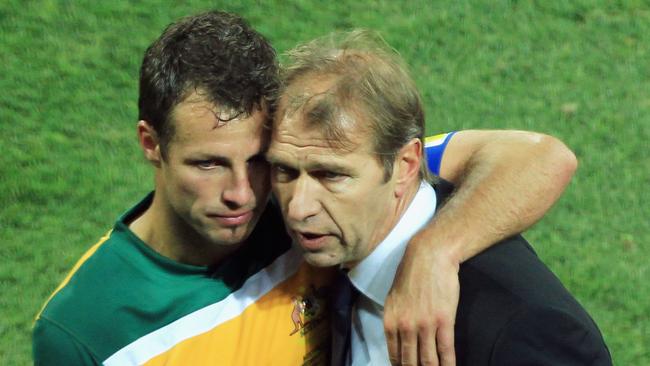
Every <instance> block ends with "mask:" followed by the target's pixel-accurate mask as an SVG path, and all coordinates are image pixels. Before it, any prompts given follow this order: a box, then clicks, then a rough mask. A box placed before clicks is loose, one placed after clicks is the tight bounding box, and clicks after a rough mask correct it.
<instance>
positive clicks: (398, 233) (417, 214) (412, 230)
mask: <svg viewBox="0 0 650 366" xmlns="http://www.w3.org/2000/svg"><path fill="white" fill-rule="evenodd" d="M435 211H436V192H435V191H434V190H433V187H431V186H430V185H429V184H428V183H426V182H421V183H420V188H419V190H418V192H417V193H416V195H415V197H414V198H413V200H412V201H411V203H410V204H409V206H408V208H407V209H406V211H405V212H404V214H403V215H402V217H401V218H400V220H399V221H398V222H397V224H396V225H395V227H393V229H392V230H391V231H390V232H389V233H388V235H387V236H386V238H385V239H384V240H383V241H382V242H381V243H379V245H378V246H377V247H376V248H375V250H373V251H372V253H370V255H368V256H367V257H366V258H364V259H363V260H362V261H361V262H359V264H357V265H356V266H355V267H354V268H352V269H351V270H350V272H349V273H348V276H349V277H350V281H351V282H352V284H353V285H354V287H356V288H357V289H358V290H359V292H361V293H362V294H363V295H364V296H366V297H367V298H369V299H370V300H372V301H374V302H375V303H377V304H378V305H380V306H381V307H382V308H383V307H384V300H385V299H386V296H387V295H388V290H390V286H391V285H392V283H393V278H394V277H395V272H397V267H398V266H399V263H400V262H401V260H402V256H403V255H404V250H405V249H406V245H407V243H408V241H409V240H410V239H411V237H413V235H415V234H416V233H417V232H418V231H419V230H420V229H422V228H423V227H424V226H425V225H426V224H427V223H428V222H429V220H430V219H431V218H432V217H433V214H434V213H435Z"/></svg>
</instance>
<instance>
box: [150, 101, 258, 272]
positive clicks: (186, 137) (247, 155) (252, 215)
mask: <svg viewBox="0 0 650 366" xmlns="http://www.w3.org/2000/svg"><path fill="white" fill-rule="evenodd" d="M223 115H224V113H220V112H219V110H218V109H217V108H216V106H214V105H213V104H212V103H210V102H207V101H205V99H201V98H200V97H197V96H193V97H191V98H187V99H186V100H184V101H183V102H181V103H180V104H179V105H177V106H176V107H175V110H174V113H173V123H174V124H175V126H174V130H175V134H174V136H173V138H172V139H171V141H170V144H169V148H168V154H167V159H165V161H163V163H162V166H161V168H160V169H159V172H158V174H157V188H156V189H157V193H156V196H162V197H161V198H160V199H159V200H162V201H163V204H161V205H159V206H162V207H164V206H166V210H165V212H166V215H165V216H166V219H165V220H164V221H166V225H167V229H164V230H166V231H167V233H168V235H167V239H166V240H167V241H168V242H169V243H170V245H174V246H176V247H177V249H178V248H180V249H181V250H180V251H181V252H186V254H187V253H192V252H197V251H198V252H208V254H206V253H203V254H201V255H204V256H207V259H206V258H203V260H202V259H201V258H198V259H194V260H193V261H194V262H196V261H199V262H203V261H205V262H206V263H208V264H213V263H214V258H215V257H222V256H223V255H225V254H227V253H229V252H231V251H232V250H234V249H236V248H238V247H239V246H241V244H242V243H243V242H245V240H246V239H247V238H248V236H249V235H250V234H251V232H252V230H253V228H254V226H255V224H256V223H257V221H258V219H259V217H260V215H261V213H262V212H263V210H264V208H265V206H266V203H267V200H268V196H269V190H270V188H269V181H268V166H267V164H266V162H265V160H264V153H265V150H266V148H267V145H268V140H269V131H268V129H267V126H266V125H267V118H268V117H267V114H266V111H265V110H254V111H253V112H252V113H251V114H250V115H247V116H244V115H241V116H239V117H236V118H234V119H231V120H230V121H223V120H222V119H221V118H220V116H223ZM154 199H155V198H154ZM177 251H178V250H177ZM210 253H211V254H210Z"/></svg>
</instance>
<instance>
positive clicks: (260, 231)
mask: <svg viewBox="0 0 650 366" xmlns="http://www.w3.org/2000/svg"><path fill="white" fill-rule="evenodd" d="M278 83H279V78H278V65H277V61H276V58H275V52H274V50H273V48H272V47H271V46H270V44H269V43H268V42H267V41H266V39H264V37H262V36H261V35H260V34H258V33H257V32H256V31H254V30H253V29H252V28H250V26H249V25H248V24H247V23H246V22H245V21H243V20H242V19H241V18H239V17H238V16H236V15H233V14H228V13H223V12H218V11H212V12H206V13H202V14H199V15H196V16H192V17H188V18H184V19H181V20H179V21H178V22H176V23H174V24H172V25H170V26H169V27H168V28H167V29H166V30H165V31H164V32H163V34H162V35H161V36H160V37H159V38H158V39H157V40H156V41H155V42H154V43H153V44H152V45H151V46H150V47H149V48H148V49H147V51H146V53H145V56H144V60H143V63H142V67H141V71H140V97H139V103H138V105H139V119H140V121H139V122H138V124H137V132H138V137H139V142H140V145H141V147H142V150H143V153H144V156H145V158H146V159H147V160H148V161H149V162H150V163H151V165H152V167H153V170H154V193H151V194H150V195H148V196H147V197H146V198H144V199H143V201H142V202H140V203H138V204H137V205H136V206H134V207H133V208H132V209H130V210H129V211H128V212H127V213H126V214H125V215H123V216H122V217H121V218H120V219H119V220H118V222H117V223H116V225H115V227H114V228H113V230H111V231H110V232H109V233H108V234H107V235H106V236H105V237H103V238H102V239H101V240H100V242H99V243H97V244H96V245H95V246H93V247H92V248H91V249H90V250H89V251H88V252H87V253H86V254H85V255H84V256H83V257H82V258H81V259H80V260H79V262H78V263H77V265H76V266H75V267H74V268H73V270H72V271H71V272H70V274H69V275H68V276H67V277H66V279H65V280H64V281H63V283H62V284H61V285H60V286H59V288H58V289H57V290H56V291H55V292H54V294H53V295H52V296H51V297H50V299H48V301H47V303H46V304H45V306H44V308H43V310H42V311H41V312H40V313H39V315H38V317H37V322H36V326H35V329H34V358H35V362H36V363H37V364H106V365H124V364H148V365H155V364H167V365H174V364H179V365H181V364H183V365H185V364H192V365H198V364H210V365H214V364H259V363H276V364H302V363H304V364H322V363H324V362H326V361H327V359H328V358H329V355H328V350H329V348H328V344H327V340H328V339H329V334H328V329H329V328H328V326H327V318H326V316H325V315H323V314H324V313H325V312H324V310H323V309H324V307H326V302H325V301H324V295H323V293H324V288H325V287H327V285H328V278H327V273H326V271H325V272H317V270H316V269H314V268H311V267H310V266H309V265H307V264H306V263H304V262H303V261H302V258H301V256H300V253H296V252H295V250H294V248H292V247H291V243H290V239H288V238H287V237H286V234H285V230H284V228H283V226H282V223H281V219H280V216H279V213H278V211H277V208H276V206H275V205H274V204H273V203H270V204H269V203H268V201H269V185H270V183H269V171H268V165H267V162H266V161H265V158H264V155H265V152H266V149H267V146H268V143H269V133H270V126H271V123H270V122H271V121H270V116H271V115H272V110H273V108H274V106H275V101H276V98H277V95H276V92H277V90H278ZM443 141H444V144H441V145H440V146H443V149H442V150H440V152H439V158H440V159H441V163H440V167H439V168H440V171H439V172H438V173H439V174H440V175H441V176H442V177H444V178H446V179H448V180H450V181H452V182H454V183H456V184H457V186H458V189H457V192H456V194H455V195H454V197H452V198H451V199H450V201H449V202H448V204H447V205H446V206H445V208H444V209H443V210H441V211H440V213H439V214H438V215H437V216H436V218H435V219H434V220H433V221H431V222H430V223H429V224H428V226H426V228H425V229H424V230H422V231H421V232H420V234H419V235H416V236H415V237H414V239H413V240H412V241H411V243H410V245H409V247H408V249H407V251H406V254H405V256H404V260H403V262H402V268H401V271H400V272H399V274H398V276H397V277H396V279H395V282H394V286H393V293H392V294H391V295H390V296H389V300H388V301H387V307H386V311H385V313H386V318H385V322H386V331H387V334H389V335H392V336H389V337H387V338H388V341H389V343H390V342H393V343H392V344H393V345H392V346H391V347H390V349H398V350H399V352H400V355H401V356H400V357H401V360H402V361H404V363H410V362H412V360H413V359H414V358H413V355H416V354H418V353H420V354H429V355H433V356H431V357H429V359H432V360H435V362H434V363H433V364H438V358H439V361H440V364H443V365H452V364H454V352H453V324H454V315H455V309H456V306H457V302H458V278H457V271H458V266H459V263H460V262H462V261H463V260H465V259H467V258H469V257H471V256H473V255H475V254H476V253H478V252H479V251H481V250H482V249H484V248H486V247H488V246H490V245H491V244H492V243H494V242H497V241H498V240H500V239H502V238H504V237H507V236H509V235H512V234H514V233H517V232H520V231H522V230H524V229H525V228H527V227H529V226H530V225H532V224H533V223H534V222H535V221H537V220H538V219H539V218H540V217H541V216H542V215H543V213H544V212H546V211H547V210H548V208H549V207H550V206H551V205H552V204H553V203H554V202H555V200H556V199H557V198H558V197H559V195H560V194H561V192H562V191H563V189H564V187H565V186H566V184H567V183H568V181H569V180H570V177H571V176H572V174H573V171H574V169H575V167H576V163H575V157H574V156H573V154H572V153H571V152H570V151H569V150H568V149H567V148H566V147H565V146H564V145H563V144H562V143H561V142H559V141H558V140H556V139H554V138H552V137H549V136H545V135H540V134H536V133H528V132H514V131H498V132H490V131H464V132H458V133H456V134H455V135H454V136H453V137H452V136H451V135H447V136H446V138H444V139H443ZM443 150H444V151H446V153H445V154H444V155H442V151H443ZM405 313H406V314H409V317H408V318H405V317H402V316H400V314H405ZM287 327H288V328H287ZM296 330H298V331H296ZM253 349H255V350H256V352H253Z"/></svg>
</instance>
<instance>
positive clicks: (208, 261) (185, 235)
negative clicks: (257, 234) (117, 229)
mask: <svg viewBox="0 0 650 366" xmlns="http://www.w3.org/2000/svg"><path fill="white" fill-rule="evenodd" d="M129 228H130V229H131V231H133V233H134V234H135V235H136V236H137V237H138V238H140V240H142V241H143V242H144V243H145V244H146V245H147V246H149V247H150V248H151V249H153V250H154V251H156V252H157V253H159V254H160V255H162V256H164V257H167V258H169V259H172V260H174V261H176V262H180V263H184V264H190V265H195V266H212V265H215V264H218V263H219V262H220V261H222V260H223V259H224V258H225V257H226V256H228V255H229V254H231V253H232V252H234V251H235V250H236V249H238V248H240V247H241V244H240V245H232V246H228V247H226V248H224V247H221V246H218V245H214V244H212V243H210V242H208V241H207V240H206V239H205V238H203V237H202V236H200V235H199V234H198V233H197V232H196V231H195V230H194V229H192V228H191V227H190V226H189V225H187V223H185V222H184V221H183V220H182V219H180V218H179V217H178V216H177V215H175V213H174V211H173V210H172V208H171V207H169V205H168V203H167V202H166V201H165V200H164V199H162V198H161V196H160V195H159V194H154V198H153V202H152V203H151V206H149V208H147V210H146V211H145V212H144V213H143V214H142V215H140V217H138V218H136V219H135V220H134V221H133V222H131V223H130V224H129ZM242 244H243V243H242Z"/></svg>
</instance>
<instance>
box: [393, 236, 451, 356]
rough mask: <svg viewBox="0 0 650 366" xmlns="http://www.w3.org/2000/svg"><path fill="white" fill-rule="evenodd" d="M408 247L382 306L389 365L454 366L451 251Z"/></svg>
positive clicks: (416, 239) (415, 246)
mask: <svg viewBox="0 0 650 366" xmlns="http://www.w3.org/2000/svg"><path fill="white" fill-rule="evenodd" d="M418 240H430V238H429V237H427V236H424V235H416V236H414V237H413V238H412V239H411V243H409V245H408V246H407V249H406V253H405V254H404V260H403V261H402V263H401V264H400V266H399V268H398V270H397V275H396V276H395V282H394V283H393V287H392V288H391V290H390V292H389V294H388V297H387V298H386V302H385V306H384V328H385V333H386V341H387V343H388V354H389V356H390V361H391V363H392V364H393V365H418V364H420V365H435V366H438V365H439V366H454V365H455V364H456V354H455V350H454V322H455V320H456V308H457V307H458V296H459V291H460V287H459V284H458V268H459V261H458V260H456V259H455V256H454V255H452V254H451V253H449V252H444V251H443V248H441V249H440V250H430V249H428V248H425V246H424V245H411V244H413V242H415V241H418Z"/></svg>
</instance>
